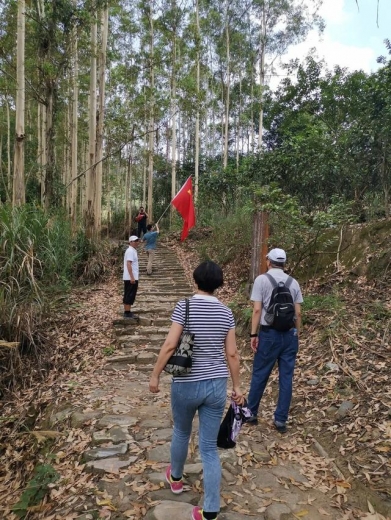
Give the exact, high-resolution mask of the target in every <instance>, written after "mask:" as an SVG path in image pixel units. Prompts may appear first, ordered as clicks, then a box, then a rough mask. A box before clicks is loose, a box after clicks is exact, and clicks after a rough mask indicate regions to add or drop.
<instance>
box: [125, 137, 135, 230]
mask: <svg viewBox="0 0 391 520" xmlns="http://www.w3.org/2000/svg"><path fill="white" fill-rule="evenodd" d="M132 183H133V140H132V142H131V143H130V150H129V157H128V167H127V169H126V180H125V228H126V230H125V231H126V233H130V232H131V227H132V222H131V211H130V208H131V205H132Z"/></svg>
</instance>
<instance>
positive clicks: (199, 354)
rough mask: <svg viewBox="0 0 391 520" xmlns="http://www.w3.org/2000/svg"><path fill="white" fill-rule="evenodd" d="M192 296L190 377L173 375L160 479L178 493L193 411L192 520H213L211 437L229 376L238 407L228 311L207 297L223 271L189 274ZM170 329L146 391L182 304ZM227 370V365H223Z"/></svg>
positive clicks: (166, 353)
mask: <svg viewBox="0 0 391 520" xmlns="http://www.w3.org/2000/svg"><path fill="white" fill-rule="evenodd" d="M193 278H194V281H195V283H196V286H197V292H196V294H195V295H194V296H193V297H192V298H190V300H189V310H188V320H189V321H188V326H189V331H190V332H191V333H192V334H194V347H193V364H192V368H191V372H190V373H186V374H183V375H181V376H174V377H173V380H172V384H171V409H172V414H173V420H174V431H173V435H172V442H171V464H170V466H168V467H167V470H166V480H167V482H168V483H169V485H170V488H171V491H172V492H173V493H175V494H180V493H182V491H183V473H184V465H185V461H186V457H187V454H188V448H189V441H190V436H191V432H192V426H193V419H194V416H195V414H196V413H197V412H198V417H199V448H200V452H201V459H202V465H203V472H204V506H203V508H201V507H199V506H196V507H194V508H193V511H192V516H191V518H192V520H216V518H217V515H218V513H219V511H220V485H221V462H220V458H219V455H218V452H217V435H218V432H219V428H220V422H221V419H222V417H223V412H224V407H225V403H226V400H227V380H228V375H229V374H231V378H232V385H233V393H232V399H233V400H234V401H235V402H236V403H237V404H240V405H242V404H243V402H244V397H243V394H242V391H241V388H240V380H239V354H238V351H237V348H236V338H235V321H234V317H233V314H232V311H231V310H230V309H229V308H228V307H226V306H225V305H223V304H222V303H220V301H219V300H218V299H217V298H216V297H215V296H213V293H214V292H215V290H216V289H218V288H219V287H221V285H223V271H222V269H221V268H220V267H219V266H218V265H217V264H215V263H214V262H210V261H207V262H203V263H201V264H200V265H199V266H198V267H197V268H196V269H195V270H194V273H193ZM171 320H172V324H171V328H170V331H169V333H168V335H167V338H166V340H165V342H164V344H163V346H162V348H161V351H160V353H159V356H158V358H157V361H156V364H155V367H154V369H153V372H152V375H151V378H150V382H149V389H150V391H151V392H153V393H156V392H158V391H159V385H160V374H161V372H162V371H163V369H164V367H165V365H166V363H167V361H168V359H169V358H170V357H171V355H172V354H173V353H174V351H175V348H176V346H177V344H178V341H179V338H180V336H181V333H182V331H183V330H184V327H185V324H186V303H185V301H184V300H182V301H180V302H179V303H178V304H177V305H176V307H175V309H174V312H173V314H172V318H171ZM227 365H228V366H227Z"/></svg>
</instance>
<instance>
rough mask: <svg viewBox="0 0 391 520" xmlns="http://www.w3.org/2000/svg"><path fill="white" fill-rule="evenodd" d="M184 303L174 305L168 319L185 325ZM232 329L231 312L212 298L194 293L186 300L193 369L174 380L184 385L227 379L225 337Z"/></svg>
mask: <svg viewBox="0 0 391 520" xmlns="http://www.w3.org/2000/svg"><path fill="white" fill-rule="evenodd" d="M185 315H186V303H185V300H181V301H180V302H178V303H177V305H176V307H175V309H174V312H173V313H172V317H171V320H172V321H174V322H175V323H179V325H184V324H185ZM234 328H235V320H234V317H233V314H232V311H231V309H229V308H228V307H226V306H225V305H223V304H222V303H221V302H220V301H219V300H218V299H217V298H216V297H215V296H208V295H203V294H195V295H194V296H193V297H192V298H190V299H189V330H190V332H191V333H193V334H195V337H194V347H193V366H192V369H191V372H190V374H184V375H182V376H178V377H174V381H181V382H184V383H188V382H193V381H202V380H205V379H216V378H219V377H228V375H229V372H228V368H227V363H226V360H225V338H226V337H227V334H228V332H229V330H230V329H234Z"/></svg>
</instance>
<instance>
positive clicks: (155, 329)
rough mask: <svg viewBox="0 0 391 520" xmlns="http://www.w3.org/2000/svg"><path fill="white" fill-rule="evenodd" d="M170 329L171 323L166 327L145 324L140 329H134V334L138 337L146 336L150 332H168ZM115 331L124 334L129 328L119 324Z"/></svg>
mask: <svg viewBox="0 0 391 520" xmlns="http://www.w3.org/2000/svg"><path fill="white" fill-rule="evenodd" d="M125 325H126V324H125ZM169 330H170V326H169V324H168V325H167V324H166V326H165V327H158V326H157V325H152V326H149V327H148V326H144V327H140V328H138V329H135V330H134V333H133V336H134V337H135V338H136V337H137V336H145V335H148V334H167V333H168V331H169ZM115 333H116V334H117V335H122V334H126V333H127V328H126V327H123V326H122V327H119V326H117V327H116V328H115Z"/></svg>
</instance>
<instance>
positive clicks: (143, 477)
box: [71, 247, 342, 520]
mask: <svg viewBox="0 0 391 520" xmlns="http://www.w3.org/2000/svg"><path fill="white" fill-rule="evenodd" d="M139 259H140V282H139V293H138V295H137V299H136V302H135V305H134V306H133V307H132V311H134V312H135V313H137V314H138V315H139V320H133V319H123V318H122V317H120V316H122V308H120V307H119V310H118V312H119V318H118V319H117V320H115V321H114V322H113V331H114V339H113V352H112V353H111V355H110V356H108V358H107V363H106V365H105V366H104V367H103V369H102V373H103V374H105V375H106V376H107V377H105V378H104V383H103V384H102V385H101V386H100V387H99V388H96V389H94V390H92V391H91V393H90V394H89V395H86V396H85V398H86V400H87V401H88V402H89V408H88V410H83V411H82V412H73V413H72V416H71V422H72V424H73V426H74V427H82V426H83V425H87V426H88V425H91V430H92V431H91V442H90V445H89V446H88V447H87V449H86V450H85V452H84V455H83V461H84V463H85V471H87V472H92V473H93V474H94V475H96V479H97V486H98V489H99V492H100V493H101V496H102V497H103V498H102V500H103V501H104V500H106V503H108V504H110V506H112V509H111V511H112V513H111V515H112V516H111V518H112V519H114V520H115V519H117V520H124V519H126V518H133V519H135V520H136V519H139V518H142V517H143V518H145V519H146V520H172V519H173V518H178V520H179V519H180V520H182V519H190V518H191V510H192V507H193V506H194V505H198V504H200V505H202V493H203V488H202V464H201V460H200V456H199V451H198V441H197V438H198V435H197V432H198V421H197V418H196V419H195V421H194V431H193V434H192V439H191V443H190V446H189V455H188V460H187V464H186V466H185V474H184V478H185V484H186V486H185V492H184V493H182V494H180V495H174V494H172V493H171V490H170V489H169V487H168V485H167V484H166V482H165V478H164V472H165V469H166V467H167V465H168V463H169V460H170V440H171V435H172V421H171V411H170V401H169V391H170V381H171V377H170V376H168V375H167V374H165V373H163V374H162V376H161V391H160V393H159V394H157V395H154V394H151V393H150V392H149V389H148V382H149V376H150V373H151V370H152V367H153V365H154V362H155V360H156V357H157V354H158V352H159V350H160V347H161V345H162V343H163V341H164V339H165V337H166V334H167V331H168V329H169V326H170V315H171V312H172V310H173V308H174V305H175V303H176V302H177V301H178V300H179V299H181V298H183V297H185V296H190V295H191V294H192V293H193V287H192V286H191V285H190V284H189V282H188V281H187V279H186V277H185V274H184V272H183V269H182V268H181V266H180V265H179V263H178V261H177V258H176V257H175V255H174V253H173V252H171V251H170V250H168V249H165V248H163V247H160V248H159V249H158V251H157V254H156V256H155V264H154V271H153V274H152V275H151V276H147V275H146V255H145V254H144V253H143V252H142V251H139ZM121 291H122V286H119V293H120V292H121ZM114 347H115V349H114ZM227 405H228V400H227ZM220 457H221V461H222V468H223V481H222V493H221V514H220V515H219V520H244V519H246V520H247V519H248V518H250V517H252V518H256V519H259V520H263V519H265V520H266V519H268V520H289V519H295V518H296V519H297V518H307V519H310V520H318V519H319V520H320V519H327V518H331V519H340V518H342V512H341V511H339V510H338V509H337V508H335V507H333V504H336V503H337V502H336V499H335V488H334V491H333V492H331V491H330V489H329V488H327V487H325V486H324V485H323V482H324V479H323V478H320V477H321V476H322V477H324V475H325V474H327V475H329V477H328V478H329V479H330V481H332V480H333V479H334V480H335V479H336V476H335V475H333V474H332V466H331V465H329V464H328V463H327V462H326V461H325V460H324V459H322V458H321V457H316V456H315V455H314V454H313V453H310V452H309V451H308V446H307V445H301V444H300V443H299V441H298V440H297V439H296V438H295V436H294V434H288V435H287V436H285V437H283V436H281V435H280V434H278V433H277V432H275V431H274V430H273V429H272V428H271V425H270V424H269V423H268V422H266V421H263V422H262V421H261V423H260V425H259V426H258V427H256V428H252V427H248V426H244V427H243V428H242V431H241V433H240V436H239V441H238V443H237V446H236V448H235V449H232V450H226V451H224V450H221V451H220ZM94 508H95V509H96V502H95V503H94V502H93V501H92V502H91V503H88V499H87V498H86V502H85V503H83V504H82V505H80V508H79V511H80V516H78V518H79V520H91V519H92V518H96V516H93V514H92V513H91V511H93V510H94Z"/></svg>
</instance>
